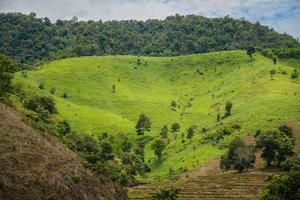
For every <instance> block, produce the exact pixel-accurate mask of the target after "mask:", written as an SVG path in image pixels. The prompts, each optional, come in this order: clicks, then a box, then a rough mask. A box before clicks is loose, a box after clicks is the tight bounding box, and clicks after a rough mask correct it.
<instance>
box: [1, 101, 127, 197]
mask: <svg viewBox="0 0 300 200" xmlns="http://www.w3.org/2000/svg"><path fill="white" fill-rule="evenodd" d="M82 162H83V161H82V160H81V159H80V158H79V157H78V156H76V155H75V154H74V153H72V152H71V151H70V150H68V149H66V148H65V147H64V145H63V144H61V143H60V142H58V141H57V140H56V139H54V138H52V137H50V136H48V135H47V134H44V133H41V132H39V131H37V130H35V129H33V128H31V127H30V126H28V125H26V124H25V123H24V122H22V117H21V116H20V115H18V114H17V113H15V112H14V111H13V110H12V109H9V108H6V107H5V106H4V105H2V104H0V199H1V200H2V199H3V200H15V199H20V200H21V199H22V200H27V199H28V200H29V199H30V200H35V199H39V200H40V199H46V200H59V199H66V200H71V199H76V200H81V199H82V200H93V199H108V200H110V199H111V200H113V199H117V200H119V199H120V200H121V199H124V196H125V195H124V192H123V191H122V190H121V189H120V188H119V187H117V186H116V185H114V184H113V183H112V182H111V181H110V180H109V179H107V178H106V177H105V176H102V177H97V176H95V175H94V174H92V173H91V172H89V171H87V170H86V169H85V168H83V167H82Z"/></svg>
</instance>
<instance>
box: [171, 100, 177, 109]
mask: <svg viewBox="0 0 300 200" xmlns="http://www.w3.org/2000/svg"><path fill="white" fill-rule="evenodd" d="M176 107H177V103H176V101H174V100H172V101H171V108H172V109H173V110H175V109H176Z"/></svg>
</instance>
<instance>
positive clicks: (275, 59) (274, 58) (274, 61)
mask: <svg viewBox="0 0 300 200" xmlns="http://www.w3.org/2000/svg"><path fill="white" fill-rule="evenodd" d="M272 60H273V63H274V65H276V63H277V58H276V57H273V58H272Z"/></svg>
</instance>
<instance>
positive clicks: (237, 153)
mask: <svg viewBox="0 0 300 200" xmlns="http://www.w3.org/2000/svg"><path fill="white" fill-rule="evenodd" d="M254 163H255V153H254V149H252V148H251V147H249V146H247V145H246V144H245V143H244V141H243V140H242V139H241V138H235V139H234V140H233V141H232V142H231V143H230V144H229V149H228V152H227V153H226V155H224V156H222V157H221V163H220V168H221V169H222V170H231V169H233V170H238V171H239V172H243V171H244V170H248V169H249V168H250V167H252V166H253V164H254Z"/></svg>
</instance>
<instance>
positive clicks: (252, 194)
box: [129, 172, 272, 200]
mask: <svg viewBox="0 0 300 200" xmlns="http://www.w3.org/2000/svg"><path fill="white" fill-rule="evenodd" d="M270 175H272V173H264V172H251V173H242V174H238V173H226V174H219V175H206V176H198V177H193V178H186V179H180V180H176V181H165V182H163V183H152V184H149V185H141V186H137V187H134V188H130V189H129V199H131V200H142V199H143V200H147V199H151V195H152V194H153V193H154V192H156V191H158V190H159V188H161V187H168V186H174V187H177V188H180V189H181V190H180V193H179V200H196V199H197V200H198V199H201V200H213V199H232V200H235V199H236V200H238V199H246V200H252V199H256V197H257V195H258V193H259V191H260V189H261V188H262V187H263V186H264V185H265V184H266V180H267V179H268V177H269V176H270Z"/></svg>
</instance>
